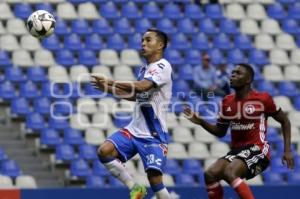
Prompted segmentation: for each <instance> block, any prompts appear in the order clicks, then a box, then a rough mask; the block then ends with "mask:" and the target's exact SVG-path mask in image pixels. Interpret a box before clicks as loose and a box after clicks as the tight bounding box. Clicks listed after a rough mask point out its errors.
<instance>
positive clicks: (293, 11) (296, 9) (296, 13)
mask: <svg viewBox="0 0 300 199" xmlns="http://www.w3.org/2000/svg"><path fill="white" fill-rule="evenodd" d="M288 17H289V18H291V19H297V20H299V19H300V3H299V1H298V2H297V3H293V4H292V3H291V4H290V5H289V8H288Z"/></svg>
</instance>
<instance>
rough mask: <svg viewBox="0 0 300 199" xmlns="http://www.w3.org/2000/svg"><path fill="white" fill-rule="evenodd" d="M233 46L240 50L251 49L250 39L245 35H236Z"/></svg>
mask: <svg viewBox="0 0 300 199" xmlns="http://www.w3.org/2000/svg"><path fill="white" fill-rule="evenodd" d="M234 47H235V48H238V49H241V50H251V49H253V45H252V41H251V39H250V37H248V36H247V35H243V34H240V35H237V36H235V37H234Z"/></svg>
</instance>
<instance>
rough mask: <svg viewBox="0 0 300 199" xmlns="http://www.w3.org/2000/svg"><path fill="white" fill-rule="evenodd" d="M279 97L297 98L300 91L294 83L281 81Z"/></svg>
mask: <svg viewBox="0 0 300 199" xmlns="http://www.w3.org/2000/svg"><path fill="white" fill-rule="evenodd" d="M278 91H279V95H284V96H288V97H296V96H298V95H299V90H298V89H297V86H296V85H295V84H294V83H293V82H287V81H281V82H279V85H278Z"/></svg>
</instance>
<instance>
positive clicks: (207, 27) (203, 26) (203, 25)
mask: <svg viewBox="0 0 300 199" xmlns="http://www.w3.org/2000/svg"><path fill="white" fill-rule="evenodd" d="M199 31H200V32H203V33H206V34H216V33H218V29H217V28H216V26H215V24H214V22H213V21H212V20H211V19H209V18H205V19H203V20H201V21H200V25H199Z"/></svg>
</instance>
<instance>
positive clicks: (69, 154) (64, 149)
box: [55, 144, 76, 164]
mask: <svg viewBox="0 0 300 199" xmlns="http://www.w3.org/2000/svg"><path fill="white" fill-rule="evenodd" d="M75 159H76V156H75V150H74V148H73V147H72V146H71V145H68V144H59V145H57V146H56V148H55V160H56V163H57V164H62V163H68V162H70V161H72V160H75Z"/></svg>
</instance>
